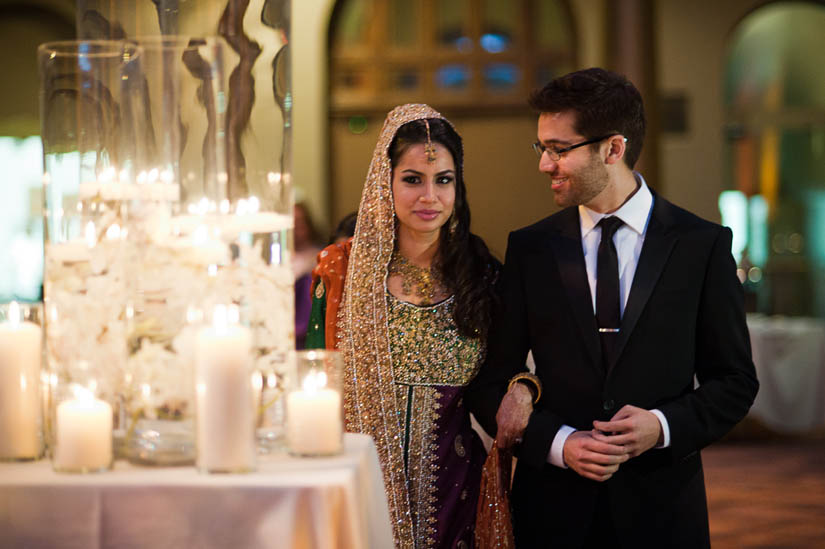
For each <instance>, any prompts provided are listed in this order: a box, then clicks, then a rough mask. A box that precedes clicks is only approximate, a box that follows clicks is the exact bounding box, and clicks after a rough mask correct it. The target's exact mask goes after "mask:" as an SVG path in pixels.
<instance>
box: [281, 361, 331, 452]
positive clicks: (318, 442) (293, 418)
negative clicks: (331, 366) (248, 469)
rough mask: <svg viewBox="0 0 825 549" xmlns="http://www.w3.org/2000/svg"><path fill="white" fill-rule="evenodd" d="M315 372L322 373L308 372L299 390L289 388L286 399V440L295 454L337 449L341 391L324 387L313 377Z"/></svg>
mask: <svg viewBox="0 0 825 549" xmlns="http://www.w3.org/2000/svg"><path fill="white" fill-rule="evenodd" d="M319 375H320V376H323V375H324V374H323V373H321V374H309V375H308V376H307V378H306V379H305V380H304V383H303V390H299V391H292V392H291V393H289V395H288V396H287V399H286V423H287V444H288V446H289V449H290V451H292V452H293V453H295V454H302V455H327V454H336V453H338V452H340V451H341V437H342V429H343V424H342V423H343V422H342V421H341V394H340V393H339V392H338V391H336V390H335V389H329V388H324V387H323V385H324V383H323V382H319V381H318V379H317V376H319ZM319 387H320V388H319Z"/></svg>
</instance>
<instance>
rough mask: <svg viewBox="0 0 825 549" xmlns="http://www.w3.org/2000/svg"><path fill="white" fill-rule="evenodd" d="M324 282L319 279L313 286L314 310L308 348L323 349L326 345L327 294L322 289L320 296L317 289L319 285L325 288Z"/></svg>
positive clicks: (307, 342) (307, 340)
mask: <svg viewBox="0 0 825 549" xmlns="http://www.w3.org/2000/svg"><path fill="white" fill-rule="evenodd" d="M323 284H324V283H323V281H321V280H319V281H318V284H316V285H315V286H313V287H312V310H311V311H310V313H309V326H308V327H307V339H306V345H305V346H306V348H307V349H323V348H324V347H325V346H326V344H325V339H324V337H325V329H324V323H325V321H326V317H327V294H326V292H325V291H323V290H321V292H320V294H321V297H318V294H319V292H318V291H317V287H318V286H321V288H323Z"/></svg>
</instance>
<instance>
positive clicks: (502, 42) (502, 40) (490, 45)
mask: <svg viewBox="0 0 825 549" xmlns="http://www.w3.org/2000/svg"><path fill="white" fill-rule="evenodd" d="M479 43H480V44H481V47H482V48H483V49H484V51H487V52H490V53H501V52H503V51H504V50H506V49H507V48H509V47H510V37H509V36H506V35H504V34H501V33H497V32H488V33H487V34H483V35H481V39H480V40H479Z"/></svg>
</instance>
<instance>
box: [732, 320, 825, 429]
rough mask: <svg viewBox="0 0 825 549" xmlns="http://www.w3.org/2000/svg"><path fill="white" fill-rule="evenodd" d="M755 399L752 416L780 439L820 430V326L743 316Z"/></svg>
mask: <svg viewBox="0 0 825 549" xmlns="http://www.w3.org/2000/svg"><path fill="white" fill-rule="evenodd" d="M748 329H749V330H750V335H751V346H752V348H753V362H754V364H755V366H756V375H757V377H758V378H759V383H760V387H759V394H757V395H756V400H755V401H754V403H753V407H752V408H751V415H752V416H753V417H755V418H757V419H759V420H760V421H762V422H763V423H764V424H765V425H767V426H768V427H770V428H771V429H773V430H775V431H777V432H782V433H801V432H806V431H811V430H813V429H818V428H821V427H823V426H825V321H823V320H821V319H813V318H787V317H768V316H763V315H748Z"/></svg>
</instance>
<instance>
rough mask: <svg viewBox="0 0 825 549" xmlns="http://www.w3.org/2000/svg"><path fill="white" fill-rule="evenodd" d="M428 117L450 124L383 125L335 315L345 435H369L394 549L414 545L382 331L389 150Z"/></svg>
mask: <svg viewBox="0 0 825 549" xmlns="http://www.w3.org/2000/svg"><path fill="white" fill-rule="evenodd" d="M425 118H441V119H443V120H445V121H447V120H446V119H445V118H444V117H443V116H441V114H439V113H438V112H436V111H435V110H433V109H432V108H431V107H429V106H427V105H403V106H400V107H396V108H395V109H393V110H392V111H391V112H390V113H389V114H388V115H387V118H386V120H385V121H384V126H383V129H382V130H381V135H380V137H379V139H378V144H377V145H376V147H375V151H374V152H373V157H372V162H371V163H370V167H369V171H368V172H367V179H366V182H365V184H364V191H363V194H362V195H361V204H360V206H359V209H358V222H357V224H356V227H355V237H354V240H353V244H352V250H351V252H350V255H349V265H348V267H347V276H346V281H345V284H344V297H343V299H342V301H341V304H340V309H339V311H338V349H339V350H341V351H342V352H343V354H344V361H345V376H344V379H345V381H344V383H345V398H344V411H345V415H346V423H347V430H349V431H352V432H359V433H366V434H369V435H371V436H372V437H373V439H374V440H375V445H376V447H377V449H378V455H379V458H380V460H381V464H382V469H383V471H382V472H383V475H384V486H385V489H386V492H387V500H388V503H389V508H390V517H391V519H392V521H393V535H394V538H395V543H396V547H400V548H408V547H409V548H412V547H414V546H415V542H414V540H413V522H412V514H411V511H410V497H409V494H408V492H407V474H406V472H405V469H404V451H403V444H404V436H403V434H404V433H403V430H402V427H401V423H400V421H399V418H398V416H397V415H396V413H395V410H396V400H395V399H396V393H395V387H394V381H395V378H394V376H393V370H392V360H391V356H390V341H389V329H388V325H387V299H386V288H387V266H388V265H389V262H390V258H391V256H392V252H393V248H394V246H395V214H394V207H393V197H392V167H391V165H390V157H389V147H390V145H391V143H392V140H393V138H394V137H395V134H396V132H397V131H398V129H399V128H400V127H401V126H403V125H404V124H406V123H408V122H412V121H413V120H421V119H425ZM447 122H448V123H449V121H447Z"/></svg>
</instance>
